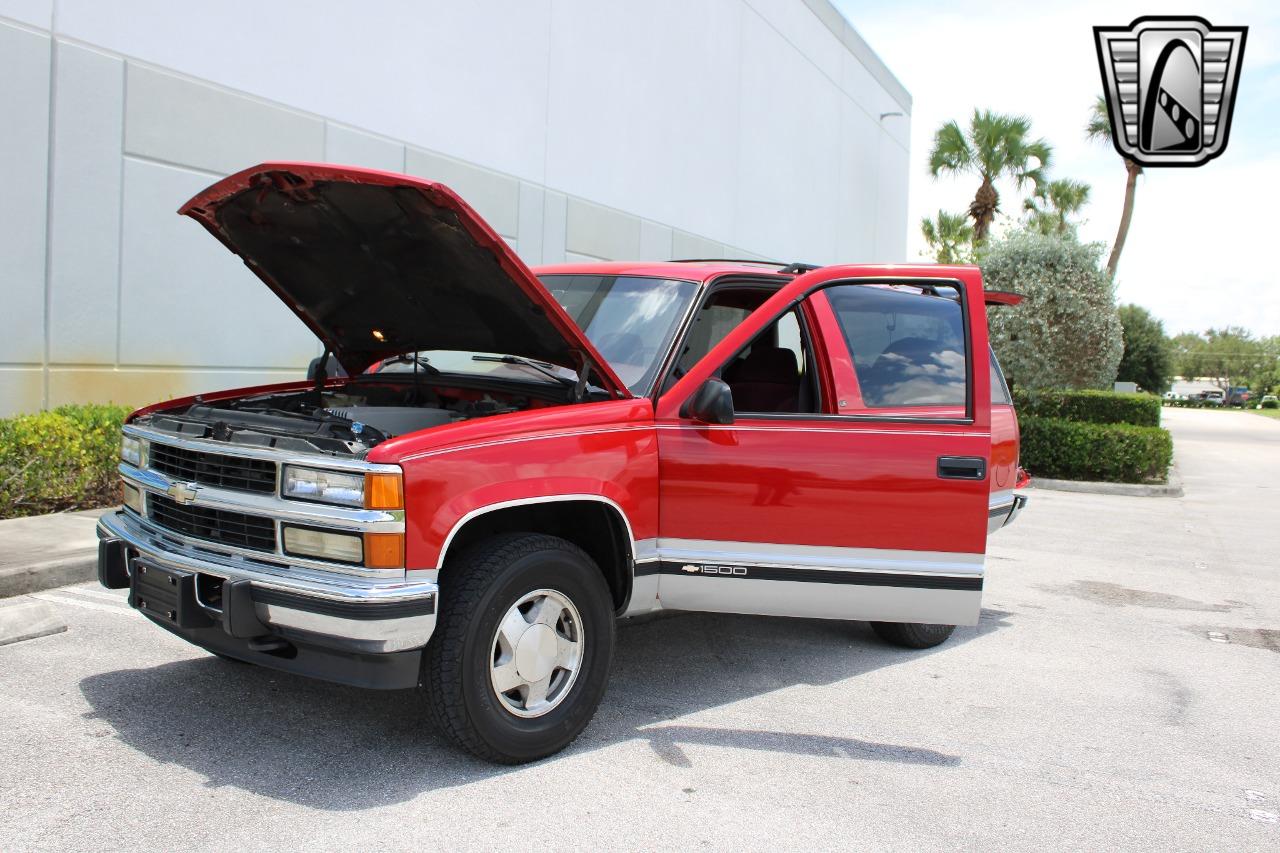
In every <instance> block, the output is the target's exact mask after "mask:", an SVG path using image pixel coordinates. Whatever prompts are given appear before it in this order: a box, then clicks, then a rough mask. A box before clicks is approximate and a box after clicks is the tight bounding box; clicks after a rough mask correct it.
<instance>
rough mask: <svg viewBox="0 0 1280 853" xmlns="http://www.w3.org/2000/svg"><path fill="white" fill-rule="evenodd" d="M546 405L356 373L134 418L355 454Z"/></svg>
mask: <svg viewBox="0 0 1280 853" xmlns="http://www.w3.org/2000/svg"><path fill="white" fill-rule="evenodd" d="M548 405H555V403H553V402H549V401H545V400H541V399H537V398H534V397H531V396H528V395H522V394H518V393H511V392H507V391H503V390H498V389H492V388H485V389H472V388H460V387H445V386H439V385H435V384H431V385H428V384H426V383H422V384H418V383H413V384H408V383H403V382H395V381H386V382H370V381H367V380H357V381H351V382H347V383H344V384H342V385H338V386H333V385H330V386H328V387H325V388H323V389H319V388H313V389H308V390H301V391H284V392H277V393H270V394H258V395H251V396H245V397H236V398H231V399H226V400H216V401H207V402H206V401H204V400H203V399H201V398H199V397H197V398H196V402H194V403H192V404H191V405H189V406H184V407H177V408H173V409H165V410H161V411H157V412H153V413H152V414H150V415H146V416H144V417H142V418H139V419H138V421H136V423H138V424H139V425H140V426H147V427H149V428H151V429H155V430H159V431H161V432H168V433H172V434H173V435H175V436H181V437H186V438H203V439H211V440H214V441H225V442H227V443H230V444H238V445H247V446H254V447H265V448H273V449H278V450H287V451H294V452H299V453H327V454H335V455H340V456H352V457H356V458H361V457H363V456H364V455H365V454H366V453H368V451H369V450H370V449H372V448H374V447H376V446H377V445H379V444H381V443H382V442H384V441H386V440H388V439H391V438H395V437H396V436H399V435H406V434H408V433H411V432H418V431H419V430H424V429H431V428H433V427H438V426H445V425H448V424H454V423H459V422H462V421H467V420H471V419H473V418H480V417H488V416H490V415H501V414H508V413H511V412H519V411H523V410H525V409H529V408H540V407H544V406H548Z"/></svg>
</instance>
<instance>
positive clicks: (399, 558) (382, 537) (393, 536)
mask: <svg viewBox="0 0 1280 853" xmlns="http://www.w3.org/2000/svg"><path fill="white" fill-rule="evenodd" d="M364 564H365V566H366V567H367V568H370V569H399V568H403V567H404V534H403V533H366V534H365V535H364Z"/></svg>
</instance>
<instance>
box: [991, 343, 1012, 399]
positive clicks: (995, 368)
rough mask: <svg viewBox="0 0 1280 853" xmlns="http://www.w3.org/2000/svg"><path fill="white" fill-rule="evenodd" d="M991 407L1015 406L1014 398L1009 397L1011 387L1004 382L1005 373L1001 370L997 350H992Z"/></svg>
mask: <svg viewBox="0 0 1280 853" xmlns="http://www.w3.org/2000/svg"><path fill="white" fill-rule="evenodd" d="M991 405H993V406H1012V405H1013V398H1012V397H1011V396H1010V395H1009V385H1008V383H1006V382H1005V381H1004V371H1003V370H1001V369H1000V362H999V361H998V360H997V359H996V351H995V350H991Z"/></svg>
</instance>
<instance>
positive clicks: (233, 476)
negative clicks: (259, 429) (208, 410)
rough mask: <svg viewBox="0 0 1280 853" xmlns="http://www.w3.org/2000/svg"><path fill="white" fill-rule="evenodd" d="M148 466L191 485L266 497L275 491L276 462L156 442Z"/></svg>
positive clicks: (152, 446)
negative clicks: (218, 487)
mask: <svg viewBox="0 0 1280 853" xmlns="http://www.w3.org/2000/svg"><path fill="white" fill-rule="evenodd" d="M148 464H149V466H150V467H151V468H152V469H153V470H155V471H159V472H161V473H163V474H168V475H169V476H170V477H173V478H174V479H177V480H182V481H184V482H188V483H200V484H201V485H205V486H220V487H222V488H224V489H237V490H239V491H242V492H262V493H264V494H271V493H273V492H275V490H276V463H274V462H269V461H267V460H264V459H247V458H245V457H243V456H227V455H225V454H222V453H206V452H205V451H203V450H187V449H185V448H182V447H170V446H169V445H166V444H154V443H153V444H152V445H151V449H150V462H149V463H148Z"/></svg>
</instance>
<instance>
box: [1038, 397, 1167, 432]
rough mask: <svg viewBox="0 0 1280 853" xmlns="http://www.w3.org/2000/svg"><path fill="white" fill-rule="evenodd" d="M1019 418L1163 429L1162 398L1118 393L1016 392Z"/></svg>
mask: <svg viewBox="0 0 1280 853" xmlns="http://www.w3.org/2000/svg"><path fill="white" fill-rule="evenodd" d="M1013 405H1014V408H1016V409H1017V411H1018V414H1019V415H1023V414H1026V415H1031V416H1032V417H1037V418H1062V419H1064V420H1068V421H1080V422H1084V423H1093V424H1132V425H1133V426H1160V398H1159V397H1157V396H1155V395H1154V394H1121V393H1117V392H1115V391H1027V390H1025V389H1018V390H1016V391H1014V393H1013Z"/></svg>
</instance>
